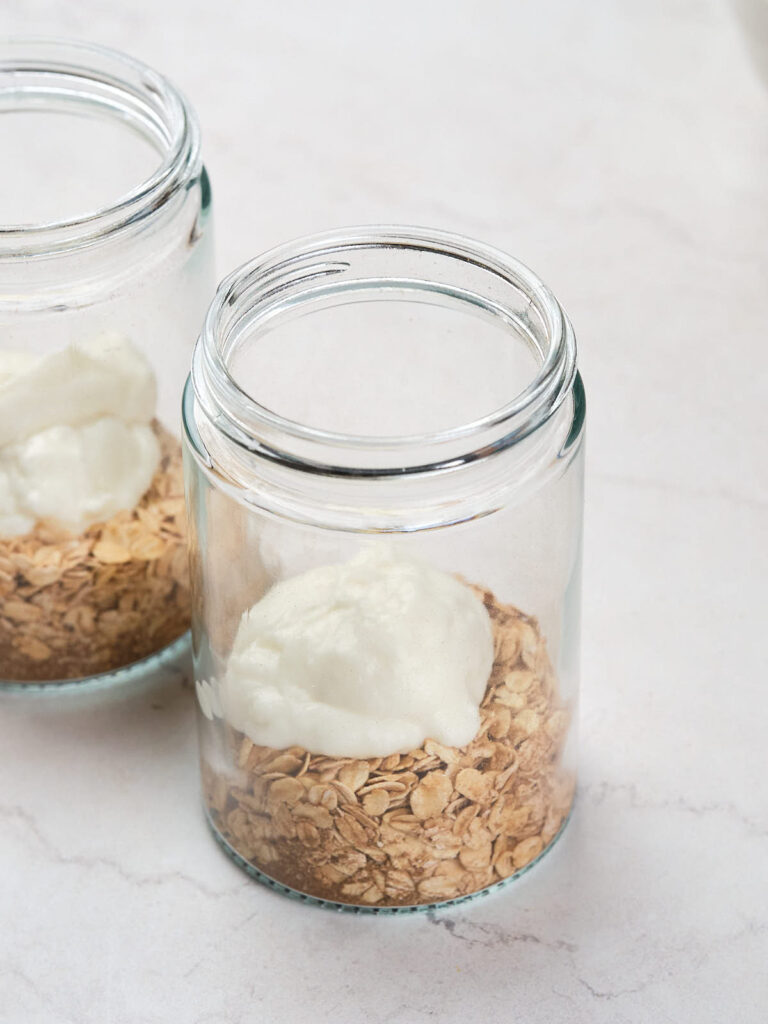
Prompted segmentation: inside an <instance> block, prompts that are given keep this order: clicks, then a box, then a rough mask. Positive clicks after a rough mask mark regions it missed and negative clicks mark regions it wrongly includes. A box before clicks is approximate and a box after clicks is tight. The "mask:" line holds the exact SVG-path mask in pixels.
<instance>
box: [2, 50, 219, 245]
mask: <svg viewBox="0 0 768 1024" xmlns="http://www.w3.org/2000/svg"><path fill="white" fill-rule="evenodd" d="M40 76H46V78H47V79H48V80H49V81H48V82H47V84H46V85H45V87H43V86H42V85H41V84H40V81H39V80H40ZM36 83H37V84H36ZM3 93H6V94H9V95H13V94H19V96H20V97H21V96H23V95H24V94H26V95H27V96H30V95H35V94H39V95H47V96H50V97H51V98H52V97H53V96H56V97H57V98H58V99H62V98H71V100H72V102H73V103H83V102H94V101H95V102H97V103H99V106H100V107H101V108H102V109H105V110H108V111H109V113H110V114H113V115H114V117H115V119H116V121H118V122H122V123H125V124H126V125H130V126H131V127H133V128H139V129H140V130H143V132H144V133H145V135H149V136H151V138H152V139H153V141H154V142H155V143H156V144H157V143H159V144H160V145H159V147H158V148H159V151H160V153H161V161H160V163H159V165H158V166H157V167H156V169H155V170H154V171H153V172H152V174H151V175H149V177H147V178H145V179H143V180H142V181H140V182H138V183H137V184H136V185H135V186H134V187H133V188H132V189H131V190H130V191H129V192H127V193H125V194H123V195H122V196H120V197H118V198H117V199H116V200H115V201H114V202H110V203H108V204H107V205H105V206H102V207H100V208H99V209H97V210H94V211H91V212H90V213H85V214H81V215H77V216H74V217H67V218H63V219H60V220H53V221H48V222H43V223H37V224H19V225H16V224H14V225H3V224H0V256H2V257H3V258H14V257H19V258H28V257H30V256H40V255H47V254H51V253H55V252H60V251H67V250H70V249H79V248H81V247H83V246H87V245H91V244H93V243H96V242H99V241H101V240H103V239H104V238H107V237H110V236H112V235H114V234H115V233H116V232H119V231H122V230H124V229H126V228H128V227H131V226H133V225H135V224H137V223H139V222H141V221H143V220H144V219H145V218H147V217H149V216H151V215H152V214H153V213H155V212H156V211H157V210H159V209H162V208H164V206H165V204H166V203H167V202H168V201H169V200H170V199H171V198H172V196H174V195H175V194H176V193H177V192H178V191H179V189H180V188H183V187H185V186H186V184H187V182H188V181H189V180H190V178H191V177H193V176H194V174H195V173H196V171H197V169H198V167H199V165H200V132H199V126H198V122H197V118H196V116H195V113H194V111H193V109H192V107H191V106H190V105H189V103H188V101H187V100H186V98H185V97H184V95H183V94H182V93H181V92H180V91H179V90H178V89H177V88H176V86H174V85H173V84H172V83H171V82H170V81H169V80H168V79H167V78H166V77H165V76H164V75H162V74H160V73H159V72H158V71H155V70H154V69H153V68H152V67H150V66H149V65H147V64H144V63H143V62H142V61H139V60H136V59H135V58H134V57H131V56H129V55H128V54H125V53H123V52H121V51H120V50H115V49H112V48H110V47H106V46H101V45H100V44H97V43H90V42H85V41H80V40H69V39H62V38H58V37H55V36H11V37H0V97H2V95H3ZM37 109H39V106H38V107H37Z"/></svg>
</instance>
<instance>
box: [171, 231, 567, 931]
mask: <svg viewBox="0 0 768 1024" xmlns="http://www.w3.org/2000/svg"><path fill="white" fill-rule="evenodd" d="M184 425H185V462H186V466H185V474H186V480H187V501H188V515H189V520H190V530H191V553H192V563H191V564H192V589H193V652H194V660H195V676H196V687H197V693H198V698H199V706H200V742H201V766H202V776H203V791H204V799H205V805H206V812H207V815H208V819H209V821H210V824H211V826H212V828H213V831H214V834H215V835H216V837H217V838H218V839H219V841H220V842H221V844H222V845H223V846H224V848H225V849H226V850H227V851H228V852H229V853H230V854H231V855H232V856H233V857H234V858H235V859H236V860H237V861H238V862H239V863H240V864H241V865H243V866H244V867H246V868H247V870H249V871H250V872H251V873H252V874H253V875H255V876H256V877H258V878H259V879H261V880H262V881H267V882H269V883H270V884H272V885H274V886H276V887H278V888H281V889H284V890H285V891H288V892H290V893H295V894H298V895H301V896H302V897H304V898H310V899H314V900H318V901H321V902H327V903H330V904H333V905H334V906H339V907H345V908H356V909H360V908H369V909H373V910H377V911H379V912H381V911H383V910H387V911H397V910H404V909H413V908H416V907H424V906H430V905H433V904H434V903H436V902H445V901H453V900H460V899H464V898H467V897H469V896H471V895H473V894H475V893H477V892H481V891H484V890H486V889H487V888H489V887H491V886H494V885H496V884H500V883H502V882H504V881H507V880H509V879H510V878H514V877H516V876H517V875H519V874H520V873H521V872H522V871H524V870H526V869H527V868H528V867H529V866H530V865H531V864H532V863H534V862H535V861H536V860H537V859H538V857H539V856H541V854H542V853H543V852H544V851H545V850H546V849H547V848H548V847H549V846H550V845H551V844H552V843H553V842H554V840H555V839H556V838H557V836H558V835H559V833H560V831H561V829H562V828H563V826H564V824H565V821H566V820H567V817H568V814H569V812H570V807H571V802H572V799H573V792H574V785H575V732H576V699H577V689H578V647H579V586H580V550H581V518H582V474H583V445H582V441H583V430H584V394H583V389H582V386H581V381H580V378H579V377H578V374H577V372H576V363H575V342H574V338H573V333H572V330H571V327H570V324H569V322H568V320H567V318H566V317H565V316H564V314H563V312H562V310H561V309H560V306H559V305H558V303H557V301H556V300H555V298H554V297H553V296H552V294H551V293H550V292H549V291H548V290H547V289H546V288H545V287H544V285H542V284H541V282H540V281H538V279H537V278H536V277H535V276H534V275H533V274H532V273H531V272H530V271H529V270H528V269H527V268H525V267H524V266H523V265H522V264H520V263H518V262H517V261H515V260H513V259H511V258H510V257H507V256H505V255H503V254H501V253H499V252H497V251H495V250H493V249H491V248H489V247H486V246H483V245H480V244H478V243H475V242H471V241H468V240H466V239H462V238H459V237H456V236H452V235H445V234H442V233H438V232H429V231H423V230H416V229H404V228H370V229H356V230H353V231H349V232H345V233H343V234H339V235H328V236H320V237H316V238H311V239H307V240H305V241H302V242H297V243H294V244H292V245H289V246H285V247H283V248H281V249H278V250H275V251H273V252H271V253H268V254H266V255H265V256H264V257H262V258H260V259H257V260H255V261H253V262H252V263H250V264H247V265H246V266H244V267H242V268H241V269H240V270H238V271H236V272H235V273H234V274H232V275H231V276H230V277H229V278H227V279H226V280H225V281H224V282H223V283H222V285H221V286H220V288H219V291H218V293H217V296H216V298H215V300H214V303H213V305H212V306H211V309H210V310H209V313H208V316H207V320H206V323H205V326H204V329H203V332H202V335H201V337H200V339H199V341H198V344H197V347H196V350H195V356H194V361H193V371H192V374H191V377H190V380H189V381H188V382H187V388H186V391H185V397H184Z"/></svg>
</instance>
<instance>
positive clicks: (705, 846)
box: [0, 0, 768, 1024]
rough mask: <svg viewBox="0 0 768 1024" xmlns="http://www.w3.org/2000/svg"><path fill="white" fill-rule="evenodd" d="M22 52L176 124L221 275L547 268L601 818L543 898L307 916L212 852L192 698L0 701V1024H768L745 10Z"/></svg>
mask: <svg viewBox="0 0 768 1024" xmlns="http://www.w3.org/2000/svg"><path fill="white" fill-rule="evenodd" d="M3 15H4V17H3V31H4V32H45V33H53V32H58V33H66V34H67V35H70V36H72V35H75V36H84V37H90V38H93V39H95V40H97V41H99V42H103V43H106V44H111V45H115V46H120V47H122V48H124V49H127V50H129V51H132V52H133V53H135V54H136V55H137V56H140V57H142V58H144V59H145V60H146V61H148V62H150V63H152V64H155V65H156V66H158V67H160V68H163V69H165V70H166V71H167V72H168V73H169V75H170V76H171V77H173V78H174V79H175V80H176V81H177V82H178V83H179V84H180V85H181V86H182V87H183V88H184V89H185V90H186V92H187V93H188V95H189V96H190V98H191V99H192V101H193V102H194V104H195V105H196V107H197V108H198V111H199V113H200V118H201V122H202V127H203V132H204V144H205V151H206V154H207V162H208V165H209V168H210V172H211V176H212V179H213V182H214V202H215V207H216V219H217V234H218V254H219V266H220V269H221V271H222V272H223V271H225V270H228V269H230V268H231V267H232V266H234V265H235V264H236V263H238V262H241V261H242V260H243V259H245V258H246V257H249V256H251V255H254V254H255V253H256V252H258V251H261V250H263V249H264V248H266V247H268V246H270V245H272V244H276V243H277V242H280V241H282V240H285V239H287V238H290V237H293V236H296V235H299V234H304V233H307V232H309V231H314V230H322V229H326V228H331V227H334V226H339V225H344V224H350V223H355V222H372V221H377V220H379V221H400V222H405V223H408V222H411V223H421V224H429V225H432V226H435V227H440V228H445V229H452V230H455V231H460V232H464V233H467V234H470V235H474V236H476V237H479V238H482V239H484V240H486V241H489V242H492V243H494V244H496V245H498V246H500V247H502V248H504V249H507V250H508V251H511V252H512V253H514V254H515V255H517V256H519V257H520V258H522V259H523V260H525V261H526V262H527V263H529V264H530V265H531V266H532V267H533V268H535V269H536V270H537V271H538V272H539V274H540V275H541V276H542V277H543V278H544V280H545V281H547V282H548V284H549V285H550V286H551V287H552V288H553V290H554V291H555V293H556V294H557V295H558V296H559V297H560V299H561V301H562V302H563V304H564V305H565V307H566V308H567V310H568V311H569V313H570V314H571V316H572V319H573V321H574V323H575V326H576V329H577V334H578V336H579V339H580V345H581V363H582V367H583V372H584V375H585V378H586V382H587V389H588V396H589V455H588V470H587V474H588V479H587V514H586V555H585V574H584V634H583V636H584V643H583V702H582V713H581V775H580V791H579V797H578V806H577V810H576V813H575V815H574V818H573V820H572V823H571V824H570V826H569V828H568V829H567V831H566V834H565V836H564V838H563V840H562V841H561V842H560V843H559V844H558V845H557V847H556V848H555V849H554V850H553V852H552V853H551V854H550V855H549V856H548V857H547V858H545V859H544V861H543V862H542V863H541V864H539V865H538V866H537V867H536V868H535V869H534V870H533V871H531V872H530V873H529V874H528V875H526V876H525V877H524V878H523V879H522V880H521V881H519V882H518V883H516V884H515V885H513V886H511V887H510V888H508V889H507V890H506V891H504V892H502V893H500V894H498V895H495V896H493V897H489V898H485V899H481V900H478V901H476V902H474V903H471V904H468V905H464V906H461V907H458V908H456V909H454V910H446V911H444V912H439V913H437V912H436V913H430V914H427V915H414V916H410V917H394V918H372V917H354V916H351V915H338V914H334V913H331V912H327V911H322V910H316V909H313V908H308V907H305V906H302V905H299V904H294V903H293V902H292V901H289V900H286V899H284V898H282V897H280V896H278V895H276V894H275V893H273V892H271V891H270V890H267V889H265V888H262V887H260V886H258V885H256V884H255V883H253V882H251V881H249V880H248V879H247V878H246V877H245V875H243V874H242V873H241V872H240V871H239V870H238V869H237V868H236V867H235V866H234V865H233V864H232V863H230V861H229V860H228V859H227V858H226V857H225V856H224V855H223V854H222V853H221V851H220V850H219V849H218V847H217V846H216V845H215V844H214V842H213V841H212V839H211V837H210V836H209V834H208V832H207V829H206V826H205V825H204V823H203V818H202V815H201V813H200V811H199V797H198V778H197V764H196V738H195V726H194V714H193V691H192V690H191V689H190V686H189V683H188V681H187V678H186V673H185V668H184V666H180V667H179V668H178V669H177V670H175V671H170V672H168V673H167V674H166V675H165V676H164V677H162V678H158V679H155V680H150V681H148V682H147V683H146V684H145V685H144V686H142V687H141V688H139V689H138V690H134V691H132V692H130V693H128V694H125V693H123V694H121V693H113V694H111V695H107V696H102V697H95V696H91V697H88V696H85V695H76V696H74V697H67V698H66V699H65V698H64V697H58V698H45V699H30V698H22V699H18V698H14V699H8V698H5V699H4V700H3V701H2V702H1V703H0V745H1V749H2V751H3V754H2V759H1V760H0V866H1V868H2V874H1V875H0V878H1V879H2V881H0V911H1V916H0V920H2V922H3V927H2V933H1V935H0V1021H2V1022H3V1024H6V1022H7V1024H136V1022H142V1024H143V1022H147V1024H150V1022H151V1024H155V1022H158V1024H160V1022H163V1024H165V1022H173V1024H186V1022H190V1024H244V1022H250V1021H266V1022H270V1024H271V1022H274V1024H294V1022H311V1024H314V1022H317V1024H322V1022H329V1024H330V1022H333V1024H357V1022H360V1021H363V1020H365V1021H367V1022H369V1024H385V1022H396V1024H400V1022H403V1024H420V1022H427V1021H440V1022H441V1024H443V1022H462V1024H488V1022H493V1021H502V1020H504V1021H507V1020H509V1021H525V1022H526V1024H539V1022H540V1024H580V1022H585V1024H586V1022H589V1024H603V1022H610V1024H635V1022H638V1024H645V1022H653V1024H665V1022H670V1024H682V1022H689V1021H690V1022H695V1024H707V1022H713V1024H715V1022H717V1024H722V1022H725V1021H727V1022H729V1024H731V1022H732V1024H753V1022H754V1024H757V1022H762V1021H764V1020H766V1017H768V966H767V965H768V796H767V795H766V781H765V780H766V774H767V772H766V769H768V760H767V758H766V735H768V689H767V688H766V658H765V650H766V640H765V636H766V628H765V579H766V568H767V566H766V560H767V559H768V543H767V540H768V537H767V536H766V532H767V531H766V519H767V517H766V505H767V504H768V480H767V478H766V456H765V443H764V441H765V426H766V423H765V414H764V408H765V394H766V370H765V366H766V356H765V352H766V345H765V339H766V333H767V332H768V300H767V299H766V295H768V288H767V287H766V282H767V281H768V244H767V243H766V238H767V237H768V174H767V173H766V169H767V168H768V93H766V91H765V90H764V88H763V87H762V86H761V85H760V83H759V80H758V77H757V75H756V74H755V72H754V71H753V69H752V67H751V66H750V64H749V63H748V59H747V57H746V55H745V50H744V48H743V44H742V40H741V38H740V37H739V35H738V32H737V28H736V25H735V22H734V20H733V17H732V14H731V11H730V9H729V7H728V6H727V5H725V4H721V3H717V2H715V0H700V2H692V0H672V2H670V0H649V2H647V3H644V4H639V3H634V2H631V0H597V2H595V3H592V4H583V3H576V2H575V0H574V2H570V0H543V2H541V3H528V2H526V3H520V4H509V3H503V2H490V0H488V2H485V3H480V4H478V3H470V2H468V0H467V2H465V0H451V2H445V0H443V2H416V3H414V2H409V3H405V2H403V0H391V2H390V3H388V4H386V5H381V4H380V5H371V4H364V3H363V4H361V3H357V4H354V3H351V2H350V3H338V2H335V0H329V2H327V3H324V4H310V3H298V4H287V3H286V4H280V5H276V4H275V5H272V4H266V3H255V4H254V3H231V4H225V5H211V4H210V3H208V2H203V0H185V2H184V3H181V2H180V0H173V2H166V3H163V4H155V3H151V2H150V0H135V2H132V3H130V4H127V5H113V6H112V7H111V8H110V9H106V5H103V4H101V3H98V2H97V0H80V3H78V4H76V5H72V4H68V3H64V2H63V0H48V2H45V3H41V4H35V5H28V4H26V3H23V2H22V0H6V3H5V4H4V7H3ZM761 427H762V430H763V436H762V437H761V436H760V433H761ZM761 442H762V443H761Z"/></svg>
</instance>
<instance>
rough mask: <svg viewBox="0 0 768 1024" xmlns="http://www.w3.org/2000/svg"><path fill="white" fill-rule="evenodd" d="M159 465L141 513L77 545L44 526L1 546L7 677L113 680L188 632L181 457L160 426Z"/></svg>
mask: <svg viewBox="0 0 768 1024" xmlns="http://www.w3.org/2000/svg"><path fill="white" fill-rule="evenodd" d="M153 429H154V431H155V433H156V435H157V437H158V440H159V441H160V447H161V458H160V464H159V466H158V469H157V472H156V473H155V476H154V478H153V480H152V484H151V485H150V488H149V490H148V491H147V492H146V494H145V495H144V497H143V498H142V499H141V501H140V502H139V504H138V505H137V506H136V508H134V509H132V510H130V511H126V512H119V513H118V514H117V515H115V516H113V517H112V518H111V519H109V520H108V521H107V522H104V523H98V524H96V525H94V526H91V527H90V528H89V529H88V530H86V531H85V532H84V533H82V534H80V535H78V536H72V534H70V533H67V532H65V531H62V530H61V529H59V528H57V527H55V526H54V525H52V524H48V523H45V522H40V523H38V524H37V525H36V526H35V529H34V530H33V531H32V532H31V533H28V534H25V535H24V536H21V537H11V538H0V677H2V678H3V679H5V680H16V681H22V682H39V681H46V680H53V679H75V678H81V677H83V676H89V675H93V674H95V673H99V672H109V671H112V670H114V669H117V668H120V667H122V666H124V665H128V664H130V663H131V662H134V661H138V660H140V659H141V658H144V657H147V656H148V655H150V654H153V653H154V652H156V651H159V650H161V649H162V648H163V647H165V646H167V645H168V644H169V643H172V642H173V641H174V640H176V639H177V638H178V637H179V636H181V635H182V634H183V633H184V632H185V631H186V630H187V629H188V628H189V611H190V599H189V580H188V567H187V552H186V520H185V514H184V485H183V477H182V465H181V447H180V445H179V442H178V440H177V439H176V438H175V437H173V435H172V434H170V433H169V432H168V431H167V430H165V428H164V427H162V425H161V424H160V423H159V422H158V421H157V420H155V421H154V423H153Z"/></svg>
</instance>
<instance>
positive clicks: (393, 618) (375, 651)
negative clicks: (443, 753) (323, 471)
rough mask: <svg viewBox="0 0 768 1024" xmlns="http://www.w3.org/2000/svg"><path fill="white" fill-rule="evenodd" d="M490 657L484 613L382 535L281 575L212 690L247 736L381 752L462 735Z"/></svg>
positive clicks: (348, 751) (472, 718) (474, 725)
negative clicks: (339, 559) (381, 542)
mask: <svg viewBox="0 0 768 1024" xmlns="http://www.w3.org/2000/svg"><path fill="white" fill-rule="evenodd" d="M492 665H493V638H492V632H491V623H490V619H489V616H488V613H487V611H486V609H485V606H484V605H483V603H482V601H481V600H480V598H479V597H477V596H476V595H475V594H474V593H473V591H472V590H470V588H469V587H467V586H466V585H465V584H463V583H461V582H460V581H459V580H458V579H456V578H455V577H454V576H451V575H449V574H447V573H444V572H441V571H440V570H438V569H436V568H434V567H432V566H429V565H426V564H424V563H421V562H417V561H413V560H411V559H406V558H403V557H398V556H396V554H395V553H394V552H393V551H392V550H390V549H389V548H388V547H386V546H381V547H379V546H372V547H371V548H367V549H363V550H362V551H361V552H360V554H359V555H358V556H357V557H355V558H354V559H353V560H352V561H350V562H346V563H342V564H337V565H327V566H321V567H319V568H316V569H311V570H309V571H308V572H305V573H302V574H300V575H297V576H293V577H290V578H288V579H286V580H283V581H282V582H280V583H277V584H276V585H275V586H274V587H273V588H272V589H271V590H270V591H269V592H268V593H267V594H266V596H265V597H264V598H262V600H260V601H259V602H258V603H257V604H255V605H254V606H253V607H252V608H251V609H250V610H249V611H247V612H246V613H245V614H244V615H243V618H242V620H241V622H240V626H239V628H238V631H237V635H236V637H235V642H234V646H233V649H232V653H231V655H230V657H229V660H228V663H227V667H226V671H225V672H224V677H223V679H222V680H221V681H220V685H219V690H218V694H217V696H218V699H219V701H220V705H221V709H222V713H223V715H224V717H225V718H226V719H227V720H228V721H229V722H230V723H231V724H232V725H233V726H234V727H235V728H237V729H239V730H240V731H241V732H243V733H245V734H246V735H247V736H248V737H249V738H250V739H251V740H252V741H253V742H254V743H257V744H261V745H265V746H270V747H276V748H281V747H289V746H294V745H297V746H302V747H305V748H306V749H307V750H310V751H312V752H313V753H316V754H328V755H331V756H343V757H359V758H364V757H379V756H386V755H388V754H392V753H395V752H404V751H408V750H413V749H415V748H417V747H419V746H420V745H421V744H422V743H423V742H424V740H425V739H427V738H432V739H436V740H438V741H439V742H441V743H443V744H446V745H448V746H454V747H461V746H464V745H465V744H467V743H469V742H470V741H471V740H472V739H473V738H474V737H475V735H476V734H477V731H478V729H479V727H480V713H479V707H480V703H481V701H482V699H483V695H484V693H485V689H486V686H487V683H488V678H489V675H490V672H491V667H492Z"/></svg>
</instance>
